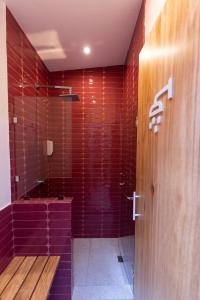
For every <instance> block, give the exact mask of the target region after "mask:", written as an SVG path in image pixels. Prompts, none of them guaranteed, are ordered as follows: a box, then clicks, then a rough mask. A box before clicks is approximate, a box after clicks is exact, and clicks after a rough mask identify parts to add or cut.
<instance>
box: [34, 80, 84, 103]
mask: <svg viewBox="0 0 200 300" xmlns="http://www.w3.org/2000/svg"><path fill="white" fill-rule="evenodd" d="M35 87H36V89H40V88H48V89H61V90H68V91H69V94H60V95H58V97H62V98H64V100H68V101H79V100H80V99H79V96H78V95H77V94H72V87H71V86H67V85H40V84H36V85H35Z"/></svg>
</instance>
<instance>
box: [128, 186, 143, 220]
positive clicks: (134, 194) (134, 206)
mask: <svg viewBox="0 0 200 300" xmlns="http://www.w3.org/2000/svg"><path fill="white" fill-rule="evenodd" d="M126 198H127V199H128V200H132V201H133V221H135V219H136V217H139V216H141V214H136V199H137V198H141V196H139V195H137V194H136V192H133V197H126Z"/></svg>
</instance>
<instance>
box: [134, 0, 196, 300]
mask: <svg viewBox="0 0 200 300" xmlns="http://www.w3.org/2000/svg"><path fill="white" fill-rule="evenodd" d="M170 77H172V78H173V80H174V87H173V90H174V94H173V98H172V99H168V97H167V93H165V95H163V96H162V97H161V98H160V100H161V101H162V103H163V107H164V111H163V112H161V113H160V116H161V123H160V124H159V125H158V128H159V132H158V133H154V132H153V130H150V129H149V122H150V118H149V111H150V107H151V105H152V104H153V101H154V97H155V95H156V93H157V92H158V91H159V90H160V89H161V88H163V87H164V86H165V85H166V84H167V82H168V79H169V78H170ZM137 194H139V195H140V196H141V198H140V199H137V203H136V210H137V213H141V214H142V216H140V217H139V218H137V220H136V249H135V251H136V257H135V264H136V267H135V299H136V300H175V299H176V300H198V299H200V1H197V0H168V1H167V3H166V5H165V7H164V9H163V11H162V13H161V15H160V17H159V18H158V20H157V22H156V24H155V26H154V28H153V30H152V32H151V34H150V36H149V37H148V40H147V41H146V43H145V46H144V48H143V50H142V52H141V55H140V71H139V111H138V143H137Z"/></svg>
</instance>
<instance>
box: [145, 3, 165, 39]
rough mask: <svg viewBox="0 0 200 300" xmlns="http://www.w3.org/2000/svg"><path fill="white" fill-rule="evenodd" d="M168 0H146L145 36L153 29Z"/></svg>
mask: <svg viewBox="0 0 200 300" xmlns="http://www.w3.org/2000/svg"><path fill="white" fill-rule="evenodd" d="M165 2H166V0H146V6H145V37H147V36H148V34H149V33H150V32H151V29H152V27H153V25H154V23H155V21H156V19H157V17H158V16H159V14H160V12H161V10H162V8H163V6H164V4H165Z"/></svg>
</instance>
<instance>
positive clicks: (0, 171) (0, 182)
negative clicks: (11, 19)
mask: <svg viewBox="0 0 200 300" xmlns="http://www.w3.org/2000/svg"><path fill="white" fill-rule="evenodd" d="M0 66H1V67H0V209H1V208H3V207H5V206H7V205H8V204H9V203H10V202H11V186H10V153H9V122H8V79H7V53H6V5H5V3H4V1H3V0H0Z"/></svg>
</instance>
